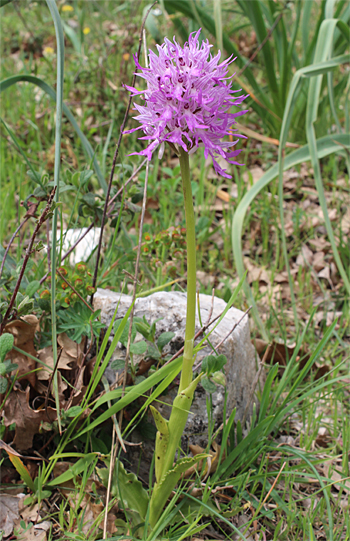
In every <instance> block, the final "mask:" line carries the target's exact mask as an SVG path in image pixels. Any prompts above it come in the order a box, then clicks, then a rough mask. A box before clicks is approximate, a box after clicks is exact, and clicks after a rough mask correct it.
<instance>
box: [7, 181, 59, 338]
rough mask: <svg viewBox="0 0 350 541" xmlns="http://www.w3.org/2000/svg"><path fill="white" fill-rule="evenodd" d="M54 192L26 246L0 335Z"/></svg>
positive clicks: (53, 192) (48, 210) (54, 190)
mask: <svg viewBox="0 0 350 541" xmlns="http://www.w3.org/2000/svg"><path fill="white" fill-rule="evenodd" d="M55 192H56V188H54V189H53V190H52V192H51V194H50V197H49V199H48V201H47V204H46V207H45V209H44V210H43V212H42V214H41V216H40V218H39V219H38V220H37V223H36V226H35V229H34V231H33V234H32V236H31V239H30V241H29V245H28V248H27V249H26V253H25V256H24V260H23V264H22V268H21V271H20V273H19V276H18V280H17V283H16V286H15V289H14V292H13V293H12V297H11V299H10V303H9V306H8V308H7V310H6V313H5V315H4V319H3V321H2V323H1V325H0V335H1V334H2V333H3V331H4V328H5V325H6V321H7V320H8V318H9V315H10V313H11V310H12V308H13V305H14V303H15V300H16V296H17V293H18V290H19V287H20V285H21V282H22V279H23V275H24V271H25V270H26V266H27V264H28V261H29V258H30V256H31V253H32V250H33V245H34V241H35V237H36V236H37V234H38V232H39V229H40V228H41V226H42V225H43V223H44V222H45V221H46V219H47V216H48V214H49V212H50V209H51V205H52V201H53V198H54V196H55Z"/></svg>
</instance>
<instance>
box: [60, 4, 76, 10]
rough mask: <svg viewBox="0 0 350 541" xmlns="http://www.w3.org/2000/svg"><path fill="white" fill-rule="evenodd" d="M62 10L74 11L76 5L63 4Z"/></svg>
mask: <svg viewBox="0 0 350 541" xmlns="http://www.w3.org/2000/svg"><path fill="white" fill-rule="evenodd" d="M62 11H74V7H73V6H70V5H69V4H66V5H65V6H62Z"/></svg>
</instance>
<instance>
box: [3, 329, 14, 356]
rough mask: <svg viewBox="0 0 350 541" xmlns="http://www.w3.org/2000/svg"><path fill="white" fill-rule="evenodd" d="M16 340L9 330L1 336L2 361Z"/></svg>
mask: <svg viewBox="0 0 350 541" xmlns="http://www.w3.org/2000/svg"><path fill="white" fill-rule="evenodd" d="M14 341H15V339H14V337H13V334H10V333H8V332H6V333H4V334H2V335H1V336H0V361H1V362H3V361H4V360H5V357H6V355H7V354H8V353H9V352H10V351H11V349H12V348H13V344H14Z"/></svg>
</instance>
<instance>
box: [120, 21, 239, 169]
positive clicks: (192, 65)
mask: <svg viewBox="0 0 350 541" xmlns="http://www.w3.org/2000/svg"><path fill="white" fill-rule="evenodd" d="M199 34H200V30H198V32H193V33H192V34H190V36H189V40H188V42H186V43H185V45H184V47H183V48H182V47H180V45H179V44H178V43H176V41H175V38H174V43H172V42H171V41H169V40H168V39H167V38H165V40H164V43H163V45H157V50H158V56H157V55H156V54H155V53H154V52H153V51H151V50H150V53H149V68H142V67H141V66H140V65H139V62H138V60H137V58H135V64H136V67H137V68H138V69H140V70H141V73H138V75H139V76H140V77H143V79H145V80H146V82H147V89H146V90H143V91H139V90H137V89H136V88H133V87H129V86H127V87H126V88H127V89H128V90H129V91H130V92H131V93H132V96H137V95H140V94H141V95H142V94H143V95H144V100H145V105H143V106H142V105H138V104H136V103H135V104H134V105H135V107H136V109H137V110H138V112H139V113H140V114H139V115H138V116H136V117H134V118H135V119H136V120H138V121H139V122H140V124H141V126H139V127H138V128H134V129H133V130H128V131H126V132H125V133H131V132H134V131H136V130H139V129H142V130H143V132H144V133H145V135H144V136H143V137H140V139H145V140H147V141H150V144H149V146H148V147H147V148H146V149H145V150H142V151H141V152H134V153H133V154H140V155H143V156H147V158H148V159H149V160H150V159H151V157H152V153H153V152H154V150H155V149H156V148H157V147H158V145H159V144H161V143H163V146H164V143H165V142H168V143H172V144H173V145H175V147H176V146H177V145H178V146H181V147H182V148H183V149H184V150H185V151H186V152H189V153H192V152H194V151H195V149H196V148H197V147H200V146H202V147H204V156H205V158H207V157H208V156H211V157H212V159H213V165H214V169H215V171H216V172H217V173H218V174H219V175H222V176H223V177H226V178H231V176H230V175H228V174H227V173H226V170H225V169H222V168H221V167H220V166H219V164H218V163H217V161H216V159H215V157H216V158H218V155H220V156H222V157H223V158H225V160H227V161H228V162H229V163H233V164H236V165H242V164H240V163H238V162H236V161H235V160H234V159H233V158H235V157H236V156H237V155H238V154H239V153H240V152H241V151H240V150H232V147H233V146H234V145H235V144H236V143H237V142H238V139H237V140H236V141H233V142H227V141H223V140H222V139H223V138H224V137H225V136H227V135H232V136H233V137H237V138H245V136H244V135H239V134H236V133H235V130H233V129H232V126H233V125H234V124H235V118H236V117H237V116H240V115H243V114H244V113H246V112H247V111H239V112H237V113H230V112H229V111H230V109H231V107H232V105H241V103H242V101H243V100H244V99H245V98H246V97H247V96H233V94H235V93H237V92H240V90H231V86H232V82H231V81H230V79H231V77H227V72H228V65H229V64H230V63H231V62H233V61H234V60H235V59H232V57H230V58H228V59H227V60H225V61H224V62H222V63H221V64H219V60H220V56H221V53H220V51H219V53H218V54H217V55H216V56H214V57H212V55H211V54H210V48H211V47H212V45H209V42H208V41H206V42H204V41H203V42H202V44H201V45H199V42H198V38H199Z"/></svg>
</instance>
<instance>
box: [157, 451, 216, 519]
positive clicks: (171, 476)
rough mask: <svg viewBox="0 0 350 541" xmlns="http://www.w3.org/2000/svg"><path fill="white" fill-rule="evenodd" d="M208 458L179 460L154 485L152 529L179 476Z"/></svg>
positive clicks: (202, 456)
mask: <svg viewBox="0 0 350 541" xmlns="http://www.w3.org/2000/svg"><path fill="white" fill-rule="evenodd" d="M208 456H209V455H207V454H204V453H201V454H198V455H196V456H194V457H185V458H183V459H181V460H179V461H178V462H176V464H175V466H174V467H173V468H172V469H171V470H169V471H167V472H166V473H165V474H164V475H163V477H162V479H161V481H160V483H159V484H156V485H155V487H154V489H153V493H152V498H151V508H150V517H149V520H150V525H151V526H152V527H153V526H154V525H155V524H156V522H157V520H158V518H159V516H160V514H161V512H162V510H163V507H164V505H165V503H166V501H167V499H168V497H169V496H170V494H171V493H172V491H173V489H174V488H175V486H176V484H177V482H178V481H179V479H180V477H181V474H182V473H184V472H185V471H187V470H188V469H189V468H191V467H192V466H194V465H195V464H197V462H199V461H200V460H203V459H205V458H207V457H208Z"/></svg>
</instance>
